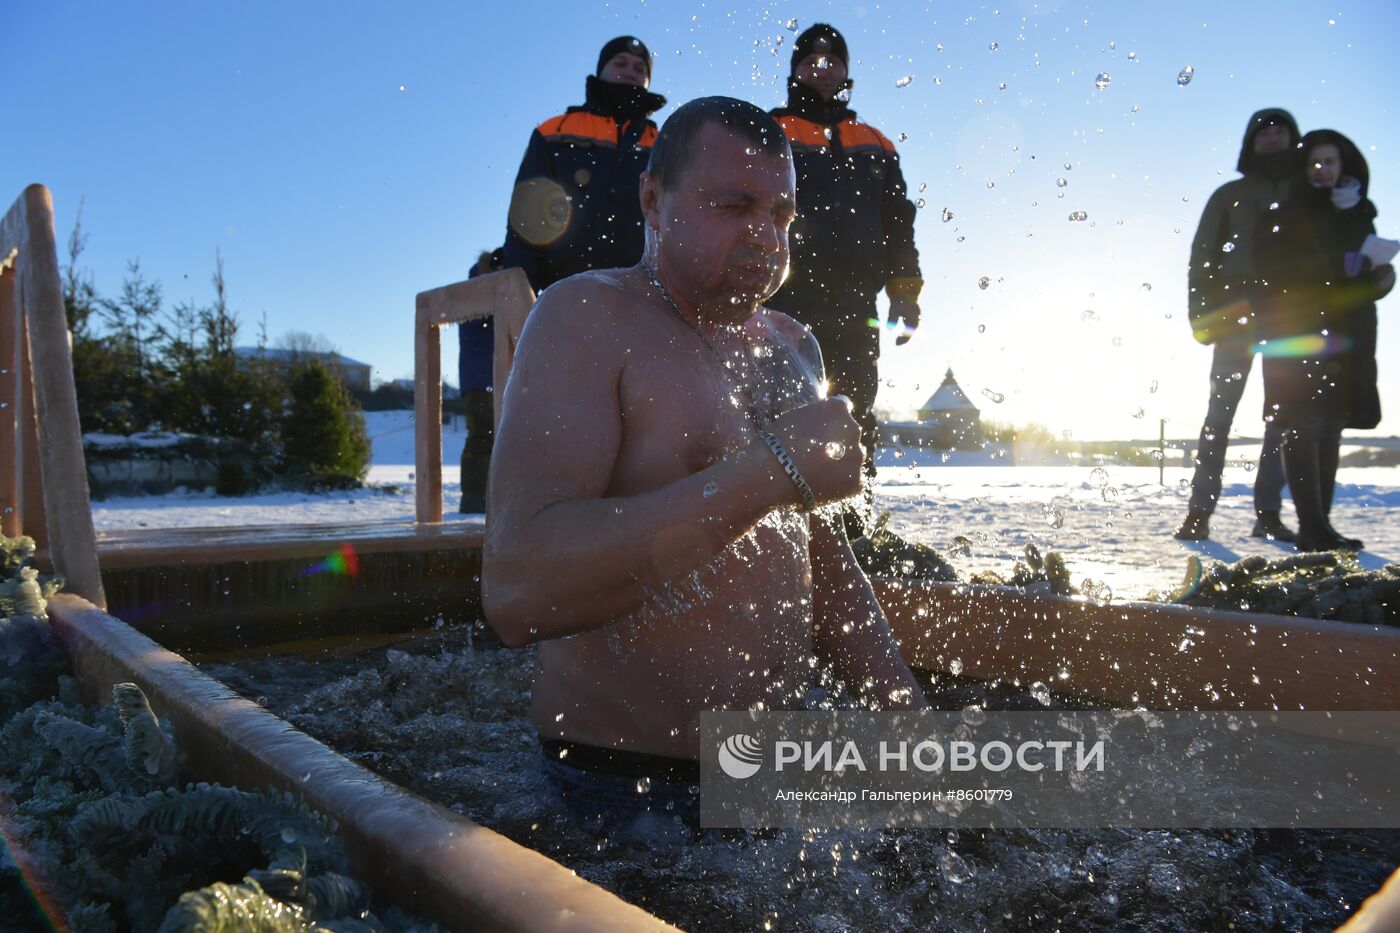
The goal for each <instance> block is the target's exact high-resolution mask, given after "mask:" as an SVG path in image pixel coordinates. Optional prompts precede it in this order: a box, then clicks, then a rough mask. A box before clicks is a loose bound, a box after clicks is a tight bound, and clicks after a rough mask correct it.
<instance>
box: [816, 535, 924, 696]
mask: <svg viewBox="0 0 1400 933" xmlns="http://www.w3.org/2000/svg"><path fill="white" fill-rule="evenodd" d="M818 524H819V523H818V522H816V521H814V522H813V531H812V537H813V544H814V550H813V561H812V624H813V647H814V649H815V650H816V653H817V656H818V658H820V659H822V660H824V661H827V662H828V663H830V664H831V665H832V668H833V670H834V672H835V673H836V675H837V676H838V677H840V678H841V679H842V680H843V681H845V683H846V684H847V686H849V687H850V688H851V689H853V690H855V691H856V692H858V693H859V694H860V695H861V696H863V697H865V698H867V699H869V700H871V701H872V702H873V704H874V705H876V706H878V707H879V708H880V709H889V710H905V709H927V708H928V703H927V701H926V700H925V699H924V694H923V691H922V690H921V689H920V688H919V684H918V681H916V680H915V679H914V675H913V673H912V672H911V671H910V670H909V665H908V664H906V663H905V661H904V658H903V656H902V655H901V654H900V651H899V645H898V644H897V643H896V642H895V639H894V633H893V631H891V629H890V625H889V622H888V620H886V619H885V614H884V612H883V611H882V610H881V609H880V604H879V602H877V601H876V599H875V591H874V590H873V589H871V587H870V581H869V580H868V579H867V578H866V576H865V573H864V572H863V571H862V570H861V569H860V567H859V566H858V565H857V564H856V561H855V556H854V554H853V553H852V552H851V548H850V545H849V544H848V543H847V542H846V540H845V537H844V536H843V535H839V533H838V532H836V531H835V530H833V529H831V528H830V527H829V526H827V527H823V528H822V529H820V530H818V528H817V525H818Z"/></svg>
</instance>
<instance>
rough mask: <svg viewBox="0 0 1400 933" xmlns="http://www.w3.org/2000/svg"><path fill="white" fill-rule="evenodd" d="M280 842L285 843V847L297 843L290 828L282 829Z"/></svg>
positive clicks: (294, 834)
mask: <svg viewBox="0 0 1400 933" xmlns="http://www.w3.org/2000/svg"><path fill="white" fill-rule="evenodd" d="M282 841H283V842H285V843H286V844H287V845H294V844H295V843H296V841H297V834H296V831H295V830H293V829H292V828H291V827H290V826H286V827H283V829H282Z"/></svg>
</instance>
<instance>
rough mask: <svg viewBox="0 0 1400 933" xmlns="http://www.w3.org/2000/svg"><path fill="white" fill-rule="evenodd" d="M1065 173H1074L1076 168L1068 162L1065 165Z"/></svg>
mask: <svg viewBox="0 0 1400 933" xmlns="http://www.w3.org/2000/svg"><path fill="white" fill-rule="evenodd" d="M1065 171H1066V172H1072V171H1074V166H1073V165H1071V164H1070V163H1069V162H1066V163H1065Z"/></svg>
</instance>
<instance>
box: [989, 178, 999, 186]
mask: <svg viewBox="0 0 1400 933" xmlns="http://www.w3.org/2000/svg"><path fill="white" fill-rule="evenodd" d="M996 186H997V183H996V182H994V181H992V180H991V179H990V178H988V179H987V187H988V188H995V187H996Z"/></svg>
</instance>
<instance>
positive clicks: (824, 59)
mask: <svg viewBox="0 0 1400 933" xmlns="http://www.w3.org/2000/svg"><path fill="white" fill-rule="evenodd" d="M792 76H793V77H794V78H796V79H797V83H798V84H804V85H806V86H807V87H809V88H811V89H812V90H814V91H816V92H817V93H818V94H820V95H821V96H822V97H823V98H824V99H825V100H831V99H832V98H833V97H835V96H836V92H837V91H839V90H841V85H842V84H844V83H845V81H846V63H845V62H843V61H841V59H839V58H837V57H836V56H834V55H831V54H829V53H826V52H813V53H812V54H811V55H808V56H807V57H806V58H804V59H802V61H800V62H798V63H797V70H796V71H794V72H793V73H792Z"/></svg>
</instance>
